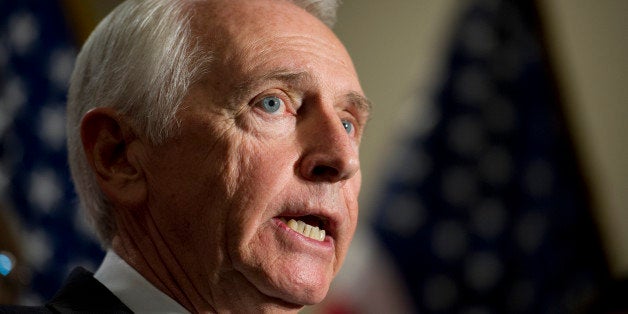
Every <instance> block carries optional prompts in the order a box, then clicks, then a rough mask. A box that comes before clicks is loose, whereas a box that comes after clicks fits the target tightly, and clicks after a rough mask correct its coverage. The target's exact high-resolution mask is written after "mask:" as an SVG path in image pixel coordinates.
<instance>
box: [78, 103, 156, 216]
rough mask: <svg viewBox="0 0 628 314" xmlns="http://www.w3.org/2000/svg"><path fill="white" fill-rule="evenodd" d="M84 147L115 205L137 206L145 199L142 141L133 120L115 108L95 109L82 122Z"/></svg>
mask: <svg viewBox="0 0 628 314" xmlns="http://www.w3.org/2000/svg"><path fill="white" fill-rule="evenodd" d="M81 139H82V141H83V149H84V151H85V155H86V156H87V161H88V163H89V164H90V166H91V168H92V171H94V174H95V175H96V179H97V181H98V184H99V186H100V188H101V189H102V190H103V192H104V193H105V195H106V196H107V197H108V199H109V201H111V202H112V203H113V204H114V205H117V206H121V207H124V208H136V207H137V206H139V205H140V204H142V203H143V202H144V201H145V198H146V182H145V176H144V171H143V169H142V167H141V163H140V157H141V149H142V143H141V141H140V140H139V139H138V138H137V136H136V135H135V133H134V131H133V129H132V127H131V124H130V122H129V121H128V119H126V118H125V117H123V116H121V115H120V114H118V113H117V112H116V111H115V110H114V109H112V108H95V109H92V110H91V111H89V112H88V113H87V114H86V115H85V116H84V117H83V120H82V121H81Z"/></svg>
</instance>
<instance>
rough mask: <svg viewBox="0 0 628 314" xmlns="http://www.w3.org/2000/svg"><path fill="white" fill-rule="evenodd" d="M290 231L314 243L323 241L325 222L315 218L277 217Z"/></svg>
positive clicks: (310, 216) (309, 216)
mask: <svg viewBox="0 0 628 314" xmlns="http://www.w3.org/2000/svg"><path fill="white" fill-rule="evenodd" d="M279 219H280V220H281V221H282V222H283V223H285V224H286V225H287V226H288V227H289V228H290V229H292V230H294V231H295V232H297V233H300V234H302V235H304V236H306V237H308V238H310V239H314V240H316V241H324V240H325V235H326V232H325V225H326V220H325V219H323V218H320V217H317V216H313V215H307V216H301V217H279Z"/></svg>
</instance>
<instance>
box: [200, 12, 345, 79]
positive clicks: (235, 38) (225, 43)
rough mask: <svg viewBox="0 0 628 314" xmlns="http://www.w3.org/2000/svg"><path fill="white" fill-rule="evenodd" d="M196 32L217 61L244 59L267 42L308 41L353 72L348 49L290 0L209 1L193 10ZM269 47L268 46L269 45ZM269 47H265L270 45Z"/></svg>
mask: <svg viewBox="0 0 628 314" xmlns="http://www.w3.org/2000/svg"><path fill="white" fill-rule="evenodd" d="M192 10H193V14H192V29H193V32H194V34H195V36H196V38H198V40H199V42H200V43H202V44H203V45H205V46H206V47H207V48H208V49H209V51H212V52H214V53H215V54H216V55H215V57H217V59H222V60H233V59H236V58H239V57H242V55H241V54H242V53H243V51H245V50H247V49H251V48H252V47H253V46H255V45H256V44H259V43H260V42H262V41H263V40H266V41H271V40H274V39H276V41H277V44H280V45H295V44H296V45H298V43H297V41H300V40H308V41H312V42H316V43H317V44H318V45H320V49H325V50H326V51H327V52H328V53H329V54H335V57H336V58H337V59H344V60H346V63H347V67H350V68H353V64H352V63H351V58H350V57H349V55H348V53H347V52H346V50H345V48H344V46H343V45H342V43H341V42H340V40H338V38H337V37H336V36H335V34H334V33H333V32H332V30H331V29H329V28H328V27H327V26H326V25H325V24H324V23H323V22H321V21H320V20H318V19H317V18H316V17H314V16H313V15H311V14H309V13H308V12H306V11H305V10H304V9H302V8H300V7H298V6H296V5H295V4H293V3H292V2H290V1H287V0H213V1H212V0H208V1H197V2H194V3H193V6H192ZM267 43H268V42H267ZM267 43H265V44H267Z"/></svg>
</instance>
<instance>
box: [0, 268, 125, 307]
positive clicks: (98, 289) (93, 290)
mask: <svg viewBox="0 0 628 314" xmlns="http://www.w3.org/2000/svg"><path fill="white" fill-rule="evenodd" d="M0 313H133V311H131V310H130V309H129V308H128V307H126V305H124V303H122V301H120V300H119V299H118V298H117V297H116V296H115V295H114V294H113V293H111V291H109V290H108V289H107V288H106V287H105V286H103V285H102V284H101V283H100V282H99V281H98V280H96V279H95V278H94V274H92V273H91V272H89V271H87V270H85V269H84V268H82V267H78V268H75V269H74V270H73V271H72V273H71V274H70V276H69V277H68V279H67V280H66V281H65V283H64V284H63V287H61V289H60V290H59V291H57V294H55V296H54V297H53V298H52V300H50V302H48V303H47V304H46V306H45V307H44V306H42V307H33V306H13V305H8V306H7V305H0Z"/></svg>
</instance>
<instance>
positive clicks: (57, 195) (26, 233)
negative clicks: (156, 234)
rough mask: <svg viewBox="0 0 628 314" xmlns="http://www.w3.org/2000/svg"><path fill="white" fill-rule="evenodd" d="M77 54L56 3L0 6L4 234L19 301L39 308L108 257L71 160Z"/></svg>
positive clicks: (6, 1) (0, 171)
mask: <svg viewBox="0 0 628 314" xmlns="http://www.w3.org/2000/svg"><path fill="white" fill-rule="evenodd" d="M76 53H77V48H76V45H75V43H74V41H73V35H72V34H71V32H70V29H69V28H68V27H67V25H66V21H65V19H64V14H63V11H62V8H61V5H60V3H59V1H52V0H46V1H39V0H28V1H23V0H21V1H13V0H4V1H1V2H0V69H1V72H0V73H1V74H0V75H1V76H0V208H1V209H0V210H1V211H2V214H3V215H2V216H3V218H4V219H10V220H9V221H10V225H9V226H8V227H9V229H10V230H0V237H6V236H8V234H7V233H8V232H9V231H13V232H14V233H15V234H16V235H15V236H16V239H18V240H17V242H18V243H17V245H18V248H19V250H20V251H21V252H20V253H19V254H17V253H18V252H14V253H16V255H18V256H20V257H21V258H18V259H17V260H16V261H14V262H15V263H16V265H17V267H16V268H15V270H16V271H17V270H18V269H19V270H20V271H19V274H15V273H14V274H13V276H15V278H16V279H17V280H18V281H19V282H20V283H21V284H23V285H25V289H24V290H23V291H22V294H21V297H20V299H19V300H18V301H17V302H18V303H21V304H41V303H42V302H43V301H44V300H46V299H48V298H50V297H51V296H52V295H53V294H54V292H55V291H56V289H57V288H58V287H59V286H60V285H61V282H62V280H63V279H64V278H65V277H66V275H67V274H68V272H69V271H70V269H72V268H73V267H74V266H75V265H79V264H80V265H86V266H87V268H91V269H92V270H94V268H95V266H96V265H97V264H96V263H97V261H98V260H100V259H101V258H102V256H103V254H104V253H103V251H102V250H101V249H100V247H99V245H98V244H97V242H96V239H95V237H94V235H93V233H92V232H91V231H90V229H89V227H88V226H87V224H86V222H85V219H84V217H82V216H81V214H80V213H81V212H80V211H79V210H78V203H77V201H76V197H75V194H74V191H73V187H72V184H71V182H70V178H69V170H68V165H67V160H66V156H67V155H66V150H65V101H66V92H67V87H68V80H69V77H70V74H71V72H72V67H73V64H74V59H75V56H76ZM3 218H0V219H3ZM2 250H6V248H0V251H2ZM4 279H6V278H1V277H0V280H4Z"/></svg>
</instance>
